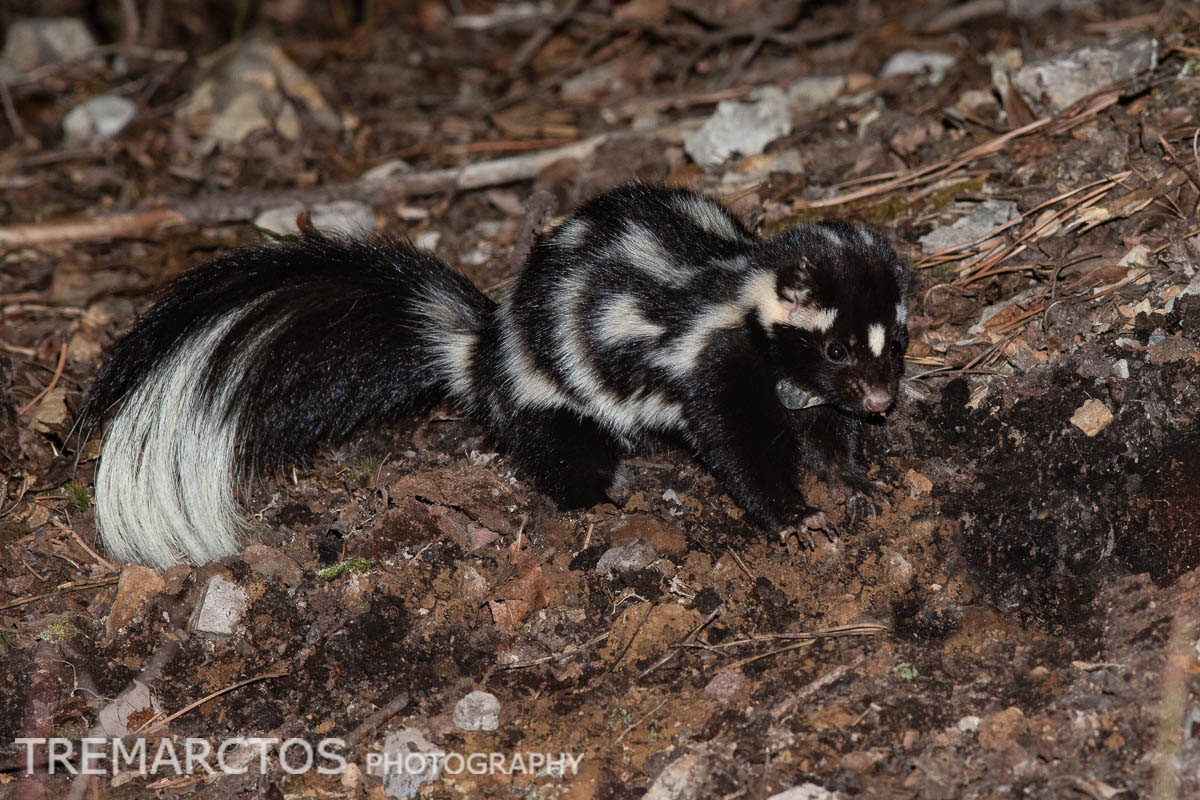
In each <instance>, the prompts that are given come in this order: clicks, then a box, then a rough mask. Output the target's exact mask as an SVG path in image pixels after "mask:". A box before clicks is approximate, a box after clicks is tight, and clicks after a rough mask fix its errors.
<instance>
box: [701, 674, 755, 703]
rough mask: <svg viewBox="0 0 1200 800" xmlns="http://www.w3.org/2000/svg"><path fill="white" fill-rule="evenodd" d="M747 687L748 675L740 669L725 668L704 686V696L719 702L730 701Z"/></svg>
mask: <svg viewBox="0 0 1200 800" xmlns="http://www.w3.org/2000/svg"><path fill="white" fill-rule="evenodd" d="M745 688H746V676H745V675H743V674H742V671H741V670H740V669H723V670H721V671H720V672H718V673H717V674H716V675H714V676H713V678H712V680H710V681H709V682H708V685H707V686H705V687H704V696H705V697H708V698H710V699H712V700H716V701H717V702H718V703H728V702H729V701H731V700H733V699H735V698H736V697H737V696H738V695H739V694H741V692H742V690H743V689H745Z"/></svg>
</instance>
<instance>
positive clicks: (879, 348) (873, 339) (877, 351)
mask: <svg viewBox="0 0 1200 800" xmlns="http://www.w3.org/2000/svg"><path fill="white" fill-rule="evenodd" d="M886 339H887V334H886V333H884V330H883V326H882V325H880V324H879V323H878V322H875V323H872V324H871V326H870V327H869V328H867V347H869V348H870V349H871V355H873V356H875V357H876V358H879V357H880V356H881V355H883V344H884V341H886Z"/></svg>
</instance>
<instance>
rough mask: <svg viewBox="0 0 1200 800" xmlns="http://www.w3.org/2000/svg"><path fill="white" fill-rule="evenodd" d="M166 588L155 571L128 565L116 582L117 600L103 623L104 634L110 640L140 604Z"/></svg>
mask: <svg viewBox="0 0 1200 800" xmlns="http://www.w3.org/2000/svg"><path fill="white" fill-rule="evenodd" d="M166 588H167V584H166V581H164V580H163V577H162V575H160V574H158V571H157V570H153V569H150V568H149V567H140V566H137V565H136V564H129V565H127V566H125V567H124V568H123V569H122V570H121V577H120V579H119V580H118V581H117V599H116V600H114V601H113V605H112V609H111V610H110V611H109V612H108V619H106V620H105V621H104V633H105V635H106V636H107V637H108V638H110V639H111V638H112V636H113V634H115V633H116V632H117V631H118V630H120V629H121V628H124V627H125V626H126V625H128V624H129V622H130V620H132V619H133V616H134V614H136V613H137V610H138V609H139V608H141V606H142V604H143V603H145V602H146V601H147V600H149V599H150V598H152V597H154V596H155V595H157V594H159V593H160V592H162V591H163V590H165V589H166Z"/></svg>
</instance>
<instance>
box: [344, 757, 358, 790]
mask: <svg viewBox="0 0 1200 800" xmlns="http://www.w3.org/2000/svg"><path fill="white" fill-rule="evenodd" d="M341 783H342V788H343V789H357V788H358V786H359V784H361V783H362V768H361V767H360V766H358V764H355V763H354V762H353V761H350V762H347V764H346V768H345V769H344V770H342V779H341Z"/></svg>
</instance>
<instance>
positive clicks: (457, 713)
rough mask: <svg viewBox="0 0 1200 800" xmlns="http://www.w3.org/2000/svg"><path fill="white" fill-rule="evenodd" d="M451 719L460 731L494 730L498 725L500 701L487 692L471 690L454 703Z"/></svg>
mask: <svg viewBox="0 0 1200 800" xmlns="http://www.w3.org/2000/svg"><path fill="white" fill-rule="evenodd" d="M453 719H454V724H455V726H457V727H458V729H459V730H461V731H494V730H496V729H497V728H499V727H500V701H499V700H498V699H497V698H496V695H494V694H489V693H488V692H479V691H476V692H471V693H470V694H468V695H467V696H466V697H464V698H463V699H461V700H459V701H458V702H457V703H456V704H455V706H454V714H453Z"/></svg>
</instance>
